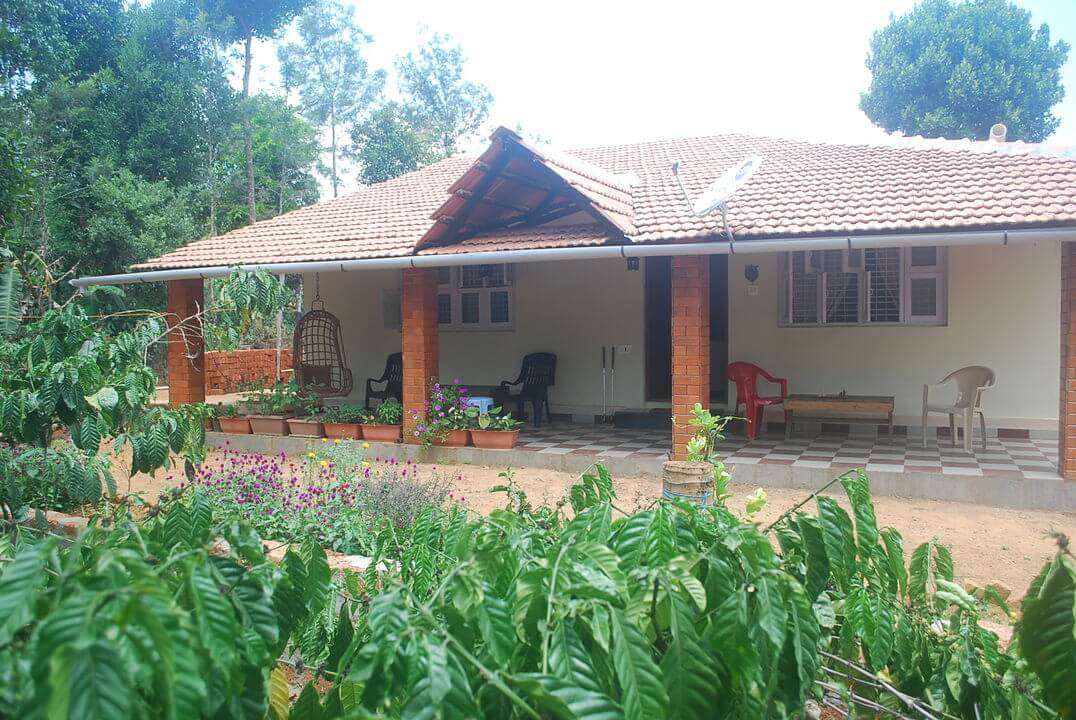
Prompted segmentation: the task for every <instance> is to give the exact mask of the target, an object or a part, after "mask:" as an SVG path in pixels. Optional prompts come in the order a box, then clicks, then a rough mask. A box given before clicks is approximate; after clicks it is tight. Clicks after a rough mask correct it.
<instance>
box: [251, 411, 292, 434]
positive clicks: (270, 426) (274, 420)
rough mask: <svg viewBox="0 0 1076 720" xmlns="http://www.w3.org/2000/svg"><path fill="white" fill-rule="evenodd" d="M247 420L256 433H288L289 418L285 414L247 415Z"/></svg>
mask: <svg viewBox="0 0 1076 720" xmlns="http://www.w3.org/2000/svg"><path fill="white" fill-rule="evenodd" d="M247 420H250V431H251V432H252V433H254V434H255V435H287V434H288V418H287V417H286V416H284V415H247Z"/></svg>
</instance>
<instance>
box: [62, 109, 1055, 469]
mask: <svg viewBox="0 0 1076 720" xmlns="http://www.w3.org/2000/svg"><path fill="white" fill-rule="evenodd" d="M756 154H757V155H759V156H761V157H762V159H763V162H762V165H761V169H760V170H759V172H758V173H757V174H756V175H755V176H754V177H753V178H752V179H751V180H750V181H749V182H748V183H747V184H746V185H744V186H743V187H742V188H741V189H740V190H738V191H737V192H736V193H735V194H734V195H733V196H732V198H731V200H730V201H729V203H728V222H729V224H730V226H731V230H732V240H731V241H730V239H729V237H728V235H727V234H726V232H725V229H724V226H723V225H722V221H721V217H720V215H713V216H705V217H696V216H694V215H693V214H692V213H691V209H690V203H689V202H688V201H687V200H686V199H685V197H684V196H683V194H682V193H681V191H680V189H679V188H678V186H677V183H676V179H675V178H674V176H673V173H672V171H671V166H672V164H673V162H674V161H679V162H680V168H681V169H680V174H681V177H682V179H683V181H684V184H685V185H686V187H687V192H688V193H689V194H690V196H691V197H696V196H697V195H698V194H699V193H700V192H701V191H702V190H703V189H704V188H705V187H707V186H708V185H709V184H710V183H711V182H712V181H713V180H714V179H715V178H716V177H718V176H720V175H721V174H722V173H723V172H725V171H726V170H728V169H729V168H730V167H733V166H734V165H735V164H736V163H737V162H739V161H741V160H742V159H744V158H746V157H748V156H751V155H756ZM1073 240H1076V160H1072V159H1066V158H1061V157H1051V156H1047V155H1045V154H1039V153H1030V152H1029V153H1016V152H1011V151H1009V152H1005V151H1002V148H1001V147H1000V146H997V147H996V148H992V147H991V146H989V145H987V144H973V145H971V144H964V145H962V146H960V147H959V149H948V148H946V147H936V146H930V147H917V146H915V145H914V144H913V143H908V144H905V145H893V146H890V145H885V146H868V145H835V144H818V143H809V142H800V141H793V140H783V139H775V138H765V137H752V136H745V135H719V136H714V137H700V138H691V139H680V140H663V141H654V142H643V143H636V144H628V145H610V146H604V147H594V148H587V149H583V150H575V151H571V152H563V153H561V152H553V151H551V150H548V149H546V148H544V147H536V146H534V145H532V144H531V143H528V142H526V141H524V140H523V139H521V138H520V137H519V136H518V135H517V134H515V133H513V132H512V131H510V130H507V129H504V128H501V129H498V130H497V131H496V132H494V133H493V135H492V138H491V141H490V145H489V146H488V148H487V149H486V150H485V152H483V153H482V155H481V156H480V157H478V158H477V159H476V158H473V157H452V158H449V159H446V160H442V161H440V162H438V163H435V164H433V165H431V166H429V167H426V168H423V169H421V170H417V171H414V172H412V173H409V174H407V175H404V176H402V177H399V178H396V179H394V180H390V181H387V182H384V183H380V184H378V185H374V186H371V187H366V188H362V189H360V190H358V191H356V192H353V193H351V194H348V195H345V196H343V197H340V198H338V199H334V200H329V201H324V202H321V203H319V204H317V205H314V206H311V207H307V208H303V209H300V210H296V211H294V212H291V213H288V214H285V215H281V216H279V217H276V218H273V219H270V220H264V221H261V222H258V223H256V224H254V225H251V226H249V227H245V228H241V229H238V230H235V231H233V232H230V233H228V234H226V235H223V236H220V237H215V238H207V239H203V240H199V241H196V242H193V243H191V244H189V245H187V246H186V247H183V248H180V249H178V250H176V251H174V252H171V253H168V254H166V255H163V256H162V257H159V258H156V259H153V260H150V261H148V262H146V263H142V264H140V265H137V266H134V267H132V268H131V270H130V273H128V274H125V275H121V276H111V277H103V278H82V279H80V280H78V281H76V283H78V284H83V285H85V284H91V283H102V282H104V283H109V282H111V283H115V282H157V281H163V282H167V284H168V298H169V300H168V302H169V308H170V310H171V311H172V312H176V313H178V314H180V315H184V316H186V315H189V314H191V313H192V312H193V311H194V309H195V307H196V303H199V302H200V301H201V297H202V279H203V278H205V277H212V276H219V275H224V274H227V273H228V272H229V271H230V269H231V268H232V267H234V266H243V267H248V268H250V267H263V268H267V269H269V270H271V271H273V272H276V273H302V274H303V276H304V280H305V282H304V288H305V290H306V295H307V297H306V298H305V300H306V302H307V303H309V301H310V300H311V299H312V295H313V292H314V289H315V287H317V288H318V289H319V292H320V296H321V298H322V299H323V300H324V302H325V304H326V306H327V307H328V308H329V309H330V310H331V311H332V312H334V313H335V314H336V315H337V316H338V317H339V318H340V319H341V322H342V326H343V328H344V339H345V342H346V345H347V347H346V350H347V355H348V359H349V362H350V365H351V368H352V370H353V373H354V376H355V378H356V383H355V385H356V391H355V393H356V397H358V398H360V399H361V392H362V379H364V378H366V377H367V376H370V377H377V376H378V375H379V374H380V372H381V370H382V368H383V367H384V364H385V358H386V356H387V355H388V354H389V353H392V352H398V351H400V350H401V349H402V351H403V356H404V391H403V395H404V398H403V400H404V404H405V406H407V407H408V408H409V409H415V410H419V411H421V409H422V404H423V399H424V397H425V394H426V387H427V384H428V383H429V381H430V379H431V378H433V377H441V378H457V377H458V378H461V379H463V380H464V381H466V382H468V383H478V384H495V383H497V382H498V381H500V380H501V379H505V378H512V377H514V375H515V374H516V373H517V372H518V370H519V366H520V358H521V357H522V356H523V355H524V354H526V353H528V352H534V351H548V352H553V353H556V354H557V356H558V368H557V378H556V385H555V387H554V389H553V392H552V396H551V404H552V411H553V412H554V413H559V414H563V415H571V416H573V417H574V418H575V419H576V420H581V419H590V420H592V419H593V417H594V416H595V415H598V414H601V413H602V412H603V405H604V408H605V410H606V411H609V410H619V411H644V412H645V411H650V410H655V411H660V410H661V409H668V408H671V412H672V414H673V416H674V417H675V418H678V419H682V418H684V417H685V416H686V414H687V413H688V411H689V410H690V408H691V407H692V405H693V404H694V403H696V402H703V403H709V404H712V405H713V406H715V407H731V405H732V401H733V398H734V394H735V390H734V389H732V388H730V387H729V383H728V382H727V379H726V377H725V367H726V364H727V363H728V362H729V361H732V360H746V361H750V362H753V363H756V364H757V365H759V366H761V367H763V368H766V369H767V370H769V371H770V372H771V373H773V374H775V375H777V376H781V377H785V378H788V379H789V383H790V391H791V392H794V393H803V394H820V393H826V394H836V393H840V392H842V391H843V392H847V393H850V394H864V395H884V396H893V398H894V410H893V414H894V417H893V422H894V423H895V424H896V425H897V426H898V428H900V427H902V426H903V427H907V428H908V430H907V432H908V435H909V436H910V437H911V436H916V437H917V436H918V434H919V433H920V431H921V428H920V426H921V421H920V411H921V405H922V393H923V385H924V384H925V383H932V382H936V381H938V380H939V379H941V378H942V377H944V376H945V375H946V374H947V373H948V372H950V371H951V370H953V369H955V368H959V367H962V366H965V365H971V364H981V365H987V366H989V367H991V368H993V369H994V370H995V371H996V373H997V377H998V383H997V386H996V388H994V389H991V390H990V392H989V393H988V394H987V397H986V400H985V403H984V405H985V409H986V417H987V420H988V423H989V427H990V434H992V435H994V434H999V435H1001V436H1002V437H1021V436H1022V437H1024V438H1029V437H1030V438H1035V437H1043V438H1051V437H1056V438H1057V440H1058V442H1059V457H1060V461H1059V465H1060V467H1059V472H1060V474H1061V475H1062V476H1063V477H1065V478H1067V479H1076V314H1074V313H1073V312H1072V310H1073V308H1074V307H1076V252H1073V247H1074V246H1073V244H1072V243H1071V242H1070V241H1073ZM1070 282H1071V283H1072V284H1071V285H1070ZM614 347H615V348H616V349H617V351H618V352H617V355H616V367H615V375H612V374H609V375H608V379H610V380H611V381H612V382H611V384H612V388H611V393H610V388H608V387H603V371H602V363H603V354H604V353H605V352H606V350H608V354H609V356H610V357H609V358H608V361H609V362H611V360H612V358H611V355H612V348H614ZM169 369H170V385H171V388H172V399H173V401H174V402H182V401H197V400H201V399H202V398H203V396H204V378H203V376H202V371H201V366H200V364H199V361H198V360H197V359H196V360H195V361H194V362H190V361H188V359H187V358H186V357H184V356H183V355H182V347H181V346H180V344H179V343H178V342H174V343H173V345H172V346H171V348H170V360H169ZM775 410H776V414H775V415H772V416H770V417H769V419H770V420H773V421H782V420H783V418H782V416H781V410H780V408H779V407H778V408H776V409H775ZM931 420H932V422H940V423H942V424H945V423H946V418H944V416H932V418H931ZM927 432H928V433H929V434H931V435H933V433H934V427H933V426H931V427H929V428H927ZM672 433H673V445H672V446H673V450H674V454H676V455H680V454H682V453H683V449H684V444H685V442H686V440H687V439H688V431H687V429H686V428H685V427H684V426H683V425H682V424H675V425H674V429H673V430H672ZM405 435H406V433H405Z"/></svg>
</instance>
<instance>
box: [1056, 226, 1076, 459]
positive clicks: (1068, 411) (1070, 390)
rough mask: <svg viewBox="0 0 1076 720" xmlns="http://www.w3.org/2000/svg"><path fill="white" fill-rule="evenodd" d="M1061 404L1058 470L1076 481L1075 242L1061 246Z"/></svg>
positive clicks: (1059, 411) (1058, 435)
mask: <svg viewBox="0 0 1076 720" xmlns="http://www.w3.org/2000/svg"><path fill="white" fill-rule="evenodd" d="M1060 402H1061V407H1060V408H1059V410H1058V413H1057V417H1058V420H1059V422H1058V424H1059V427H1058V433H1057V437H1058V440H1059V446H1058V464H1059V466H1060V467H1059V468H1058V470H1059V472H1060V473H1061V477H1063V478H1065V479H1066V480H1076V243H1061V398H1060Z"/></svg>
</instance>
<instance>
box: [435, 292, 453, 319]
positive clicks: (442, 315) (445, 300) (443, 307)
mask: <svg viewBox="0 0 1076 720" xmlns="http://www.w3.org/2000/svg"><path fill="white" fill-rule="evenodd" d="M437 322H438V324H440V325H451V324H452V296H451V295H449V294H448V293H439V294H438V295H437Z"/></svg>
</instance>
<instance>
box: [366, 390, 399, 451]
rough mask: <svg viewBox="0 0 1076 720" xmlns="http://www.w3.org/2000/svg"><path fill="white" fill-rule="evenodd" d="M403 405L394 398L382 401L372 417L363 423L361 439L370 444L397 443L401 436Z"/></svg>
mask: <svg viewBox="0 0 1076 720" xmlns="http://www.w3.org/2000/svg"><path fill="white" fill-rule="evenodd" d="M401 423H403V405H401V404H400V401H399V400H397V399H396V398H388V399H387V400H382V401H381V404H380V405H378V406H377V408H376V409H375V410H374V412H373V416H372V417H370V418H368V419H367V420H365V421H363V423H362V437H363V439H364V440H369V441H370V442H398V441H399V439H400V437H401V435H402V427H401Z"/></svg>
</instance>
